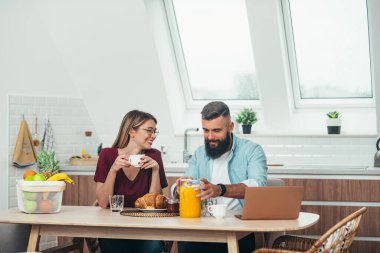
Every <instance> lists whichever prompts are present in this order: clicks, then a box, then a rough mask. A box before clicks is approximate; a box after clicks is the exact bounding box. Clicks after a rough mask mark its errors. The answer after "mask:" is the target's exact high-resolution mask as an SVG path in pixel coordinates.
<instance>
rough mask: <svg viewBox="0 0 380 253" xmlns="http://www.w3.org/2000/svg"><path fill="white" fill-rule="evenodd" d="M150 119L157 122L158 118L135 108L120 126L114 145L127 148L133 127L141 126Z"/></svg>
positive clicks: (114, 146) (126, 115)
mask: <svg viewBox="0 0 380 253" xmlns="http://www.w3.org/2000/svg"><path fill="white" fill-rule="evenodd" d="M150 119H151V120H153V121H154V123H156V124H157V119H156V118H155V117H154V116H153V115H152V114H150V113H147V112H142V111H138V110H133V111H130V112H128V113H127V114H125V116H124V118H123V121H122V122H121V125H120V128H119V133H118V134H117V137H116V140H115V142H114V143H113V145H112V147H113V148H125V147H126V146H127V145H128V143H129V141H130V139H131V138H130V136H129V132H130V131H131V129H135V130H136V129H137V128H138V127H139V126H141V125H142V124H144V123H145V122H146V121H148V120H150Z"/></svg>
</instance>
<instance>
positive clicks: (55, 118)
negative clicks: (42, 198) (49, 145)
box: [8, 96, 99, 249]
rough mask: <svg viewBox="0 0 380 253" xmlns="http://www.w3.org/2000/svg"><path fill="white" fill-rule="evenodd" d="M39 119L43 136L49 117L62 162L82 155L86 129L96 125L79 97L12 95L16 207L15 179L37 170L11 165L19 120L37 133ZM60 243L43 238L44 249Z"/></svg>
mask: <svg viewBox="0 0 380 253" xmlns="http://www.w3.org/2000/svg"><path fill="white" fill-rule="evenodd" d="M36 116H37V118H38V121H37V123H38V124H37V125H38V127H37V133H38V138H39V139H40V140H41V139H42V137H43V131H44V128H45V127H44V124H45V122H46V120H47V118H49V120H50V123H51V124H52V128H53V132H54V143H55V144H54V150H55V152H56V157H57V159H58V160H59V161H60V162H61V163H67V162H68V159H69V158H70V157H71V156H72V155H80V152H81V149H82V146H83V139H84V131H93V132H94V126H93V124H92V122H91V119H90V117H89V114H88V112H87V110H86V107H85V106H84V103H83V100H82V99H79V98H57V97H32V96H9V171H8V172H9V173H8V175H9V179H8V180H9V184H8V185H9V198H8V199H9V203H8V204H9V207H15V206H17V197H16V188H15V183H16V179H20V178H21V177H22V174H23V173H24V171H25V170H26V169H30V168H32V169H36V166H31V167H28V168H26V169H19V168H16V167H13V166H12V156H13V151H14V148H15V144H16V140H17V135H18V131H19V128H20V122H21V120H22V118H23V117H25V120H26V121H27V122H28V125H29V130H30V132H31V133H32V136H33V134H34V133H35V118H36ZM93 135H94V136H93V138H94V143H99V141H98V138H97V136H96V133H93ZM56 244H57V241H56V237H51V236H50V237H49V236H46V237H42V238H41V241H40V246H41V248H42V249H45V248H49V247H53V246H55V245H56Z"/></svg>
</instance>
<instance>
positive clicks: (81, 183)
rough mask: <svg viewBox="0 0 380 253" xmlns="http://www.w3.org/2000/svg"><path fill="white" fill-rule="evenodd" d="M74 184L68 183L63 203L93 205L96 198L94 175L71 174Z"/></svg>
mask: <svg viewBox="0 0 380 253" xmlns="http://www.w3.org/2000/svg"><path fill="white" fill-rule="evenodd" d="M69 176H70V178H71V179H73V180H74V182H75V184H74V185H67V187H66V190H65V191H64V192H63V198H62V205H71V206H91V205H92V204H93V203H94V201H95V200H96V183H95V182H94V176H93V175H69Z"/></svg>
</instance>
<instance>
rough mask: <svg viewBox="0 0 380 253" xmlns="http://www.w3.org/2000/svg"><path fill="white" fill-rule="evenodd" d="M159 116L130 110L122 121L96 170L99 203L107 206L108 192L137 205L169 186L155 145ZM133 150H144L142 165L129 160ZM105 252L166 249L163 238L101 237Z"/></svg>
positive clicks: (103, 152)
mask: <svg viewBox="0 0 380 253" xmlns="http://www.w3.org/2000/svg"><path fill="white" fill-rule="evenodd" d="M156 124H157V120H156V118H155V117H154V116H153V115H151V114H149V113H146V112H142V111H138V110H133V111H130V112H128V113H127V114H126V115H125V116H124V119H123V121H122V123H121V126H120V129H119V133H118V136H117V138H116V140H115V142H114V144H113V145H112V148H105V149H103V150H102V152H101V153H100V155H99V160H98V165H97V167H96V172H95V178H94V180H95V182H97V184H96V197H97V200H98V202H99V205H100V207H102V208H107V207H108V196H109V195H114V194H118V195H124V206H126V207H134V203H135V201H136V199H138V198H140V197H142V196H144V195H145V194H146V193H148V192H155V193H161V192H162V189H163V188H165V187H167V186H168V183H167V181H166V177H165V172H164V168H163V164H162V159H161V153H160V151H158V150H156V149H153V148H152V143H153V141H154V140H155V139H156V136H157V133H158V130H157V128H156ZM133 154H144V156H142V158H141V159H140V163H139V167H134V166H132V165H131V164H130V162H129V161H128V159H129V156H130V155H133ZM99 244H100V249H101V251H102V253H107V252H152V253H154V252H157V253H161V252H162V249H163V242H162V241H147V240H126V239H99Z"/></svg>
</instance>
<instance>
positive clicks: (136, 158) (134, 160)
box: [129, 155, 144, 167]
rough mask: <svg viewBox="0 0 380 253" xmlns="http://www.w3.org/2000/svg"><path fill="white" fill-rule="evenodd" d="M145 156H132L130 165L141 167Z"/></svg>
mask: <svg viewBox="0 0 380 253" xmlns="http://www.w3.org/2000/svg"><path fill="white" fill-rule="evenodd" d="M143 156H144V155H130V156H129V163H130V164H131V165H132V166H134V167H141V164H139V162H140V160H141V158H142V157H143Z"/></svg>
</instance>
